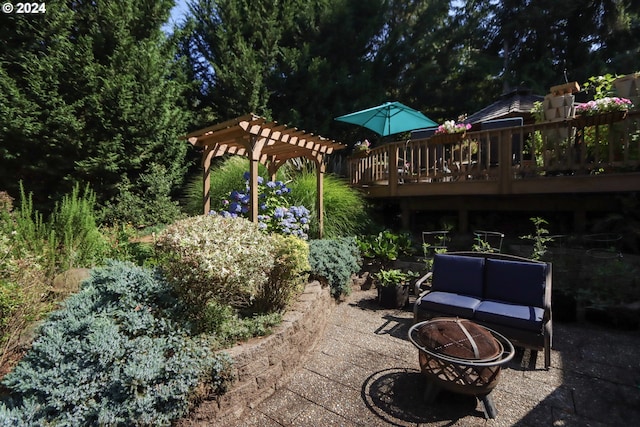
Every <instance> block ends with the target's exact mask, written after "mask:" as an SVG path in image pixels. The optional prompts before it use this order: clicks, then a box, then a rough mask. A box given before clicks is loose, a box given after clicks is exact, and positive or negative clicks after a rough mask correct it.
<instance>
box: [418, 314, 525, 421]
mask: <svg viewBox="0 0 640 427" xmlns="http://www.w3.org/2000/svg"><path fill="white" fill-rule="evenodd" d="M409 340H410V341H411V342H412V343H413V345H415V346H416V347H417V348H418V350H419V361H420V368H421V370H422V372H423V373H424V374H425V375H426V376H427V379H428V380H429V381H428V382H427V389H426V391H425V400H427V402H429V403H431V402H433V400H434V399H435V398H436V396H437V394H438V392H439V391H440V389H441V388H444V389H446V390H450V391H453V392H455V393H461V394H470V395H473V396H476V397H477V398H479V399H481V400H482V403H483V404H484V410H485V415H486V416H487V417H488V418H495V417H496V414H497V411H496V408H495V406H494V404H493V400H492V399H491V396H490V395H489V393H491V390H493V388H494V387H495V386H496V384H497V383H498V376H499V374H500V368H501V366H502V365H503V364H505V363H507V362H508V361H509V360H511V359H512V358H513V356H514V354H515V350H514V348H513V344H511V342H509V340H508V339H507V338H505V337H504V336H503V335H502V334H499V333H498V332H496V331H494V330H492V329H489V328H485V327H483V326H480V325H478V324H476V323H474V322H472V321H470V320H466V319H458V318H451V317H438V318H434V319H431V320H427V321H424V322H419V323H416V324H415V325H413V326H412V327H411V328H410V329H409Z"/></svg>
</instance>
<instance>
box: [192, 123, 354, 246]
mask: <svg viewBox="0 0 640 427" xmlns="http://www.w3.org/2000/svg"><path fill="white" fill-rule="evenodd" d="M184 139H186V140H188V141H189V143H190V144H192V145H193V146H194V147H198V148H202V150H203V151H202V167H203V179H202V185H203V210H204V213H205V214H207V213H209V211H210V208H211V200H210V194H209V193H210V168H211V160H212V158H213V157H219V156H223V155H226V154H235V155H240V156H245V157H248V158H249V161H250V166H249V175H250V178H249V180H250V182H249V186H250V200H251V202H250V218H251V220H252V221H254V222H257V221H258V163H263V164H265V165H266V166H267V168H268V170H269V174H270V175H271V179H274V177H275V174H276V172H277V170H278V168H280V166H282V165H283V164H284V163H285V162H286V161H287V160H289V159H294V158H299V157H304V158H308V159H311V160H313V161H314V162H315V164H316V170H317V172H316V181H317V186H316V190H317V197H316V208H317V212H318V224H319V231H320V237H322V233H323V229H324V218H323V214H322V212H323V211H324V199H323V194H322V193H323V189H324V183H323V181H324V173H325V170H326V165H325V157H326V156H327V155H329V154H331V153H333V152H334V151H337V150H342V149H344V148H346V147H345V146H344V145H343V144H340V143H339V142H337V141H334V140H330V139H327V138H323V137H321V136H319V135H314V134H312V133H307V132H305V131H303V130H299V129H297V128H289V127H287V126H286V125H282V124H278V123H276V122H269V121H267V120H266V119H265V118H263V117H260V116H256V115H254V114H248V115H245V116H240V117H237V118H235V119H232V120H227V121H225V122H222V123H218V124H216V125H213V126H208V127H206V128H204V129H200V130H197V131H193V132H190V133H188V134H187V135H186V136H185V137H184Z"/></svg>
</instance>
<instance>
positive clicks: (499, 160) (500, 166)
mask: <svg viewBox="0 0 640 427" xmlns="http://www.w3.org/2000/svg"><path fill="white" fill-rule="evenodd" d="M364 154H365V153H360V154H359V155H355V156H353V157H352V158H351V159H350V160H349V177H350V181H351V184H352V185H354V186H360V187H368V188H369V191H370V194H371V191H372V190H373V189H374V188H375V187H382V188H385V190H384V191H378V192H377V194H378V195H380V196H395V195H399V192H398V191H399V189H400V188H401V187H400V186H417V185H420V186H429V185H431V184H438V187H440V184H454V183H455V184H457V185H456V187H459V186H460V185H462V184H465V183H479V182H484V183H485V184H490V186H489V187H487V186H486V185H485V189H484V190H481V191H480V192H483V191H484V192H489V193H497V194H507V193H511V192H513V191H514V185H516V187H517V183H518V182H520V181H528V180H539V179H540V178H551V177H581V176H582V177H590V178H593V177H598V176H608V175H613V174H615V175H619V174H634V175H635V174H638V173H639V172H640V112H628V113H626V114H620V113H608V114H602V115H599V116H592V117H586V118H575V119H572V120H563V121H557V122H550V123H542V124H534V125H525V126H517V127H508V128H502V129H492V130H481V131H474V132H467V133H465V134H448V135H434V136H432V137H429V138H425V139H415V140H408V141H398V142H394V143H390V144H385V145H383V146H380V147H376V148H373V149H372V150H370V151H369V152H368V154H367V155H366V156H365V155H364ZM390 165H394V166H393V167H390ZM637 178H640V177H636V179H637ZM637 180H638V181H640V179H637ZM545 181H546V182H547V184H548V183H549V181H547V180H545ZM636 185H637V186H638V188H639V189H640V183H638V184H636ZM631 187H633V185H632V186H631ZM432 188H435V187H432ZM475 189H480V187H479V186H476V187H475ZM586 190H588V188H587V189H585V191H586ZM626 190H629V189H628V188H627V189H626ZM429 191H430V190H427V189H426V188H425V189H423V190H422V191H419V193H420V194H424V193H428V192H429ZM537 191H538V190H537ZM456 192H457V193H458V194H461V193H464V191H462V192H461V191H460V190H456ZM373 193H374V195H375V193H376V192H375V191H373ZM409 193H416V190H415V189H414V190H413V191H410V192H409ZM438 193H440V194H444V193H447V190H442V189H441V190H439V191H438Z"/></svg>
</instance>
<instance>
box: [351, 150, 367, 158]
mask: <svg viewBox="0 0 640 427" xmlns="http://www.w3.org/2000/svg"><path fill="white" fill-rule="evenodd" d="M370 152H371V150H356V151H354V152H353V154H351V157H352V158H354V159H363V158H365V157H368V156H369V153H370Z"/></svg>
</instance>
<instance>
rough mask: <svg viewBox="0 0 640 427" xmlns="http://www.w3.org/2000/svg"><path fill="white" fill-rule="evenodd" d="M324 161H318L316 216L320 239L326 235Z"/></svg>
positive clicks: (319, 159)
mask: <svg viewBox="0 0 640 427" xmlns="http://www.w3.org/2000/svg"><path fill="white" fill-rule="evenodd" d="M325 168H326V166H325V164H324V159H323V158H322V157H321V156H318V158H317V159H316V214H317V216H318V238H320V239H322V236H323V235H324V172H325Z"/></svg>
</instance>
